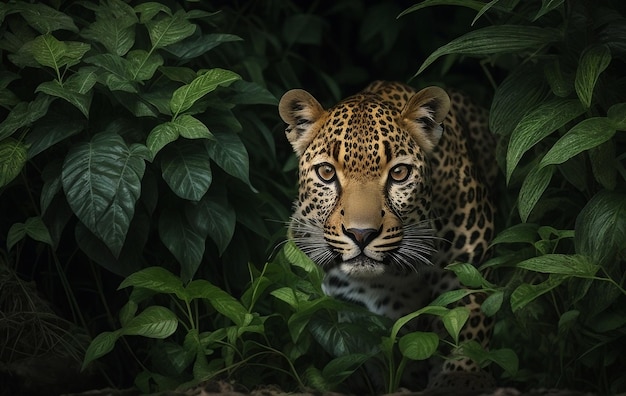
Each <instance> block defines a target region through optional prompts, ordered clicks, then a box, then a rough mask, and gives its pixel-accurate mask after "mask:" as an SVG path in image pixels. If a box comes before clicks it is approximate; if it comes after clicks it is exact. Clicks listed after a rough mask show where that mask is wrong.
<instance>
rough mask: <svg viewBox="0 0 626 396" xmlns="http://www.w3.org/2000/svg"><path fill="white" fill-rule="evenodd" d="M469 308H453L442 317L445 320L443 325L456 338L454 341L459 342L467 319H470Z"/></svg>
mask: <svg viewBox="0 0 626 396" xmlns="http://www.w3.org/2000/svg"><path fill="white" fill-rule="evenodd" d="M469 315H470V312H469V309H468V308H466V307H456V308H452V309H451V310H449V311H448V312H446V314H445V315H443V316H442V317H441V321H442V322H443V326H444V327H445V328H446V330H447V331H448V334H450V336H451V337H452V338H453V339H454V343H455V344H458V343H459V333H460V332H461V329H462V328H463V326H465V323H466V322H467V319H469Z"/></svg>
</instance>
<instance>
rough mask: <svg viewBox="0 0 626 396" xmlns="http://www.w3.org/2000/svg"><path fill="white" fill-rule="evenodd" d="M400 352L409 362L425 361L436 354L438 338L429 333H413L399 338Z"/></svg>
mask: <svg viewBox="0 0 626 396" xmlns="http://www.w3.org/2000/svg"><path fill="white" fill-rule="evenodd" d="M398 346H399V347H400V352H401V353H402V355H404V356H406V357H407V358H409V359H411V360H426V359H428V358H430V357H431V356H433V355H434V354H435V352H437V347H438V346H439V336H437V334H435V333H431V332H422V331H415V332H412V333H409V334H406V335H404V336H402V337H401V338H400V341H399V343H398Z"/></svg>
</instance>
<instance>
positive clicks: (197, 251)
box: [159, 208, 205, 282]
mask: <svg viewBox="0 0 626 396" xmlns="http://www.w3.org/2000/svg"><path fill="white" fill-rule="evenodd" d="M159 236H160V238H161V241H162V242H163V244H164V245H165V246H166V247H167V249H168V250H169V251H170V252H171V253H172V254H173V255H174V257H175V258H176V260H177V261H178V262H179V263H180V265H181V277H182V279H183V281H185V282H187V281H189V280H191V278H193V275H194V274H195V273H196V271H197V270H198V267H199V266H200V262H201V261H202V257H203V256H204V249H205V237H204V236H203V235H202V233H201V232H200V231H199V230H198V229H196V228H195V227H193V226H192V225H191V224H190V223H189V222H188V221H187V219H186V218H185V216H184V215H183V214H182V213H181V212H179V211H178V210H176V209H175V208H167V209H165V210H164V211H163V213H162V214H161V217H159Z"/></svg>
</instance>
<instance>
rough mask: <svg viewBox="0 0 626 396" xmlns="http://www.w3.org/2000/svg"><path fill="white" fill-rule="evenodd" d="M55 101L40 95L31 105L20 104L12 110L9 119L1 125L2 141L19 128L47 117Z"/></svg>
mask: <svg viewBox="0 0 626 396" xmlns="http://www.w3.org/2000/svg"><path fill="white" fill-rule="evenodd" d="M53 100H54V98H52V97H50V96H48V95H44V94H39V95H37V97H36V98H35V100H33V101H32V102H30V103H27V102H20V103H18V104H17V105H16V106H15V107H14V108H13V109H11V112H10V113H9V115H8V116H7V118H6V119H5V120H4V121H2V123H0V140H2V139H4V138H7V137H9V136H11V135H12V134H13V133H14V132H15V131H17V130H18V129H19V128H22V127H25V126H28V125H30V124H32V123H33V122H35V121H37V120H38V119H40V118H41V117H43V116H44V115H46V113H47V112H48V107H50V103H52V101H53Z"/></svg>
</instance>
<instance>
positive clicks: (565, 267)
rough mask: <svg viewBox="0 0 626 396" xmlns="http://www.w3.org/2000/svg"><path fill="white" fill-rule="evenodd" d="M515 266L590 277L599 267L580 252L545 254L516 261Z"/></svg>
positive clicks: (536, 270) (546, 272)
mask: <svg viewBox="0 0 626 396" xmlns="http://www.w3.org/2000/svg"><path fill="white" fill-rule="evenodd" d="M516 267H518V268H523V269H526V270H529V271H535V272H541V273H545V274H560V275H570V276H580V277H591V276H594V275H595V273H596V272H598V270H599V269H600V267H599V266H597V265H596V264H593V263H592V262H591V261H590V260H589V258H587V257H586V256H583V255H580V254H572V255H567V254H546V255H543V256H539V257H533V258H531V259H528V260H524V261H522V262H520V263H517V265H516Z"/></svg>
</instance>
